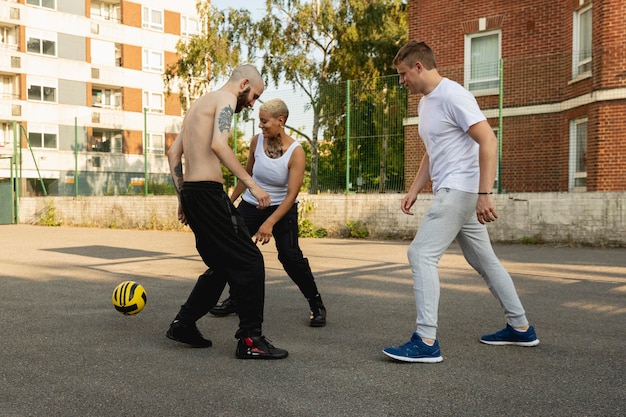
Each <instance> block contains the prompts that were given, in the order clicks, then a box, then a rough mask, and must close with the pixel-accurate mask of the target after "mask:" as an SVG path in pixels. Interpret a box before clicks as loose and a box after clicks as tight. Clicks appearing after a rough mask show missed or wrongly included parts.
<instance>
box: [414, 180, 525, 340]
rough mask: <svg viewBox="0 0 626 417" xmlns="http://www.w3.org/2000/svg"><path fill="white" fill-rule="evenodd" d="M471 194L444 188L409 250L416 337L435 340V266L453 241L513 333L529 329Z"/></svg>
mask: <svg viewBox="0 0 626 417" xmlns="http://www.w3.org/2000/svg"><path fill="white" fill-rule="evenodd" d="M477 199H478V196H477V195H476V194H473V193H466V192H463V191H457V190H452V189H449V188H442V189H440V190H439V191H437V193H436V194H435V198H434V201H433V203H432V205H431V206H430V208H429V209H428V212H427V213H426V215H425V216H424V219H423V220H422V223H421V225H420V227H419V230H418V231H417V234H416V235H415V238H414V239H413V241H412V242H411V245H410V246H409V249H408V253H407V254H408V258H409V263H410V265H411V270H412V273H413V290H414V292H415V305H416V307H417V334H419V335H420V336H421V337H423V338H429V339H436V338H437V315H438V309H439V293H440V287H439V274H438V272H437V266H438V264H439V260H440V259H441V257H442V256H443V254H444V252H445V251H446V249H447V248H448V247H449V246H450V244H451V243H452V241H453V240H454V239H456V240H457V242H458V243H459V245H460V246H461V249H462V251H463V255H464V256H465V259H466V260H467V262H468V263H469V264H470V265H471V266H472V267H473V268H474V269H475V270H476V271H477V272H478V273H479V274H480V275H481V276H482V277H483V279H484V280H485V282H486V283H487V286H488V287H489V290H490V291H491V293H492V294H493V295H494V296H495V297H496V299H497V300H498V301H499V302H500V305H501V306H502V308H503V309H504V314H505V316H506V318H507V322H508V323H509V324H510V325H511V326H513V327H523V326H526V325H528V320H527V319H526V314H525V312H524V307H523V306H522V303H521V301H520V299H519V297H518V295H517V291H516V290H515V285H514V284H513V280H512V279H511V276H510V275H509V273H508V272H507V271H506V269H504V267H503V266H502V263H500V260H499V259H498V258H497V257H496V255H495V253H494V251H493V248H492V246H491V241H490V240H489V234H488V232H487V228H486V227H485V226H484V225H482V224H480V223H479V222H478V219H477V218H476V201H477Z"/></svg>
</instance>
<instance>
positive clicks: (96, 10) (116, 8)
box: [91, 0, 122, 22]
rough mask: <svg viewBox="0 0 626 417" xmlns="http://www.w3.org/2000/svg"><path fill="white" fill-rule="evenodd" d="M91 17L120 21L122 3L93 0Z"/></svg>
mask: <svg viewBox="0 0 626 417" xmlns="http://www.w3.org/2000/svg"><path fill="white" fill-rule="evenodd" d="M91 18H92V19H97V20H109V21H113V22H120V21H121V20H122V6H121V4H120V3H106V2H104V1H99V0H91Z"/></svg>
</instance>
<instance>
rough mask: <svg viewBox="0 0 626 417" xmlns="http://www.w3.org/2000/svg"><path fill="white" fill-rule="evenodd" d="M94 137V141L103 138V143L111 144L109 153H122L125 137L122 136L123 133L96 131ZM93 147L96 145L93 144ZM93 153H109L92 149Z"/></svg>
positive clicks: (104, 130) (105, 130) (117, 131)
mask: <svg viewBox="0 0 626 417" xmlns="http://www.w3.org/2000/svg"><path fill="white" fill-rule="evenodd" d="M100 134H101V135H100ZM93 137H94V140H95V138H96V137H101V139H102V142H105V141H110V142H111V145H110V146H109V151H108V153H122V150H123V142H124V135H123V134H122V132H121V131H119V130H107V129H94V132H93ZM92 146H94V144H92ZM92 151H94V152H107V151H102V150H97V149H92Z"/></svg>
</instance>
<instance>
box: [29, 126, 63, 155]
mask: <svg viewBox="0 0 626 417" xmlns="http://www.w3.org/2000/svg"><path fill="white" fill-rule="evenodd" d="M58 136H59V134H58V131H57V127H56V126H47V125H33V124H29V126H28V140H29V141H30V146H32V147H33V148H39V149H57V138H58Z"/></svg>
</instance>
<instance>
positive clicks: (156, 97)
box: [143, 90, 165, 114]
mask: <svg viewBox="0 0 626 417" xmlns="http://www.w3.org/2000/svg"><path fill="white" fill-rule="evenodd" d="M164 103H165V102H164V97H163V93H161V92H156V91H145V90H144V92H143V108H144V109H146V111H147V112H148V113H158V114H163V112H164V111H165V104H164Z"/></svg>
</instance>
